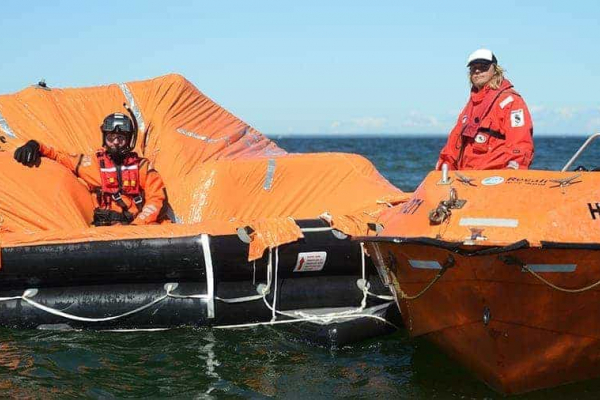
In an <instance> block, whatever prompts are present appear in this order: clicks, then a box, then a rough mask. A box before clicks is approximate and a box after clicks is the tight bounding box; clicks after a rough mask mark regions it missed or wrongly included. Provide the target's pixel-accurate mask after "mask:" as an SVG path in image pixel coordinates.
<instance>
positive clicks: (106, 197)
mask: <svg viewBox="0 0 600 400" xmlns="http://www.w3.org/2000/svg"><path fill="white" fill-rule="evenodd" d="M96 157H97V158H98V163H99V164H100V180H101V183H102V186H101V187H100V189H99V191H98V193H97V195H98V205H99V206H100V208H104V209H109V208H110V206H111V203H112V202H115V203H117V204H118V205H119V207H121V209H122V210H123V215H124V216H125V217H126V218H127V219H129V220H131V221H132V220H133V215H132V214H131V212H130V211H129V210H128V207H127V204H125V202H124V201H123V199H122V195H126V196H128V197H131V198H132V199H133V202H134V203H135V205H136V207H137V208H138V211H141V209H142V207H143V205H144V204H143V203H144V198H143V196H142V191H141V189H140V171H139V168H140V162H141V160H142V159H141V158H140V157H138V155H137V153H135V152H131V153H129V154H128V155H127V156H126V157H125V159H124V160H123V163H122V164H121V165H117V164H115V163H114V162H113V160H112V159H111V158H110V157H109V156H108V154H106V151H105V150H104V149H101V150H98V151H97V152H96ZM131 221H130V222H131Z"/></svg>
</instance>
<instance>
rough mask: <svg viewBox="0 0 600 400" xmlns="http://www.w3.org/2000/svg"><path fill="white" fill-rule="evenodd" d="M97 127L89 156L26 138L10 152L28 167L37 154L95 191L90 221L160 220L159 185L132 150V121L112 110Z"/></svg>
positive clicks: (35, 162) (143, 222)
mask: <svg viewBox="0 0 600 400" xmlns="http://www.w3.org/2000/svg"><path fill="white" fill-rule="evenodd" d="M134 120H135V118H134ZM100 129H101V131H102V144H103V147H102V148H101V149H100V150H98V151H96V154H95V155H85V154H78V155H68V154H66V153H64V152H61V151H58V150H55V149H54V148H52V147H49V146H46V145H44V144H41V143H38V142H37V141H35V140H30V141H28V142H27V143H26V144H25V145H23V146H21V147H19V148H17V149H16V150H15V153H14V158H15V160H17V161H18V162H20V163H21V164H23V165H26V166H28V167H32V166H34V165H39V162H40V158H41V157H48V158H50V159H52V160H55V161H57V162H59V163H61V164H62V165H64V166H65V167H67V168H69V169H70V170H71V171H72V172H73V173H74V174H75V175H76V176H77V177H79V178H81V179H83V181H85V182H86V183H87V185H88V187H89V188H90V191H92V192H94V193H95V194H96V196H95V197H96V209H95V210H94V220H93V221H92V224H93V225H96V226H107V225H115V224H125V225H127V224H132V225H146V224H151V223H156V222H161V219H163V212H161V211H163V207H164V206H165V204H166V191H165V186H164V184H163V181H162V178H161V177H160V175H159V174H158V172H157V171H156V170H154V169H153V168H152V167H151V166H150V163H149V161H148V160H147V159H145V158H141V157H139V156H138V155H137V153H135V152H134V151H133V148H134V147H135V142H136V139H137V124H136V125H135V126H134V124H133V123H132V121H131V119H130V118H129V117H128V116H127V115H125V114H121V113H114V114H110V115H108V116H107V117H106V118H105V119H104V122H103V123H102V125H101V127H100Z"/></svg>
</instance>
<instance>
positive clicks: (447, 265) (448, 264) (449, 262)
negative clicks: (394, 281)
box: [398, 255, 454, 300]
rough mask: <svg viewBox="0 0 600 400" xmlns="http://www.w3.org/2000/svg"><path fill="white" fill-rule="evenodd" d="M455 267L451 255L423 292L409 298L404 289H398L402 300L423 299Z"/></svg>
mask: <svg viewBox="0 0 600 400" xmlns="http://www.w3.org/2000/svg"><path fill="white" fill-rule="evenodd" d="M453 266H454V257H452V256H451V255H450V256H448V259H447V260H446V262H445V263H444V265H443V266H442V269H440V272H438V273H437V275H436V276H435V277H434V278H433V279H432V280H431V282H429V283H428V284H427V286H425V287H424V288H423V290H421V291H420V292H419V293H417V294H415V295H412V296H409V295H408V294H406V292H405V291H404V290H402V288H400V287H398V290H399V291H400V298H401V299H404V300H416V299H418V298H419V297H421V296H422V295H424V294H425V292H427V291H428V290H429V289H430V288H431V287H432V286H433V285H434V283H436V282H437V281H438V280H439V279H440V278H441V277H442V276H443V275H444V274H445V273H446V271H447V270H448V268H451V267H453Z"/></svg>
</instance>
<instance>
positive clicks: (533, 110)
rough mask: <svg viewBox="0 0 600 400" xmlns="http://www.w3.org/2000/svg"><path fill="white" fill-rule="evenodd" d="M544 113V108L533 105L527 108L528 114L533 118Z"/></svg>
mask: <svg viewBox="0 0 600 400" xmlns="http://www.w3.org/2000/svg"><path fill="white" fill-rule="evenodd" d="M544 111H546V107H544V106H536V105H534V106H531V107H529V112H530V113H531V115H534V116H535V115H537V114H540V113H543V112H544Z"/></svg>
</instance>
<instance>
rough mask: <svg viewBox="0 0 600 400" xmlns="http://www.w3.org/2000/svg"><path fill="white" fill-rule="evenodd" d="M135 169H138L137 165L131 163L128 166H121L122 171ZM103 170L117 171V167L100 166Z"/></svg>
mask: <svg viewBox="0 0 600 400" xmlns="http://www.w3.org/2000/svg"><path fill="white" fill-rule="evenodd" d="M134 169H138V166H137V165H130V166H128V167H125V166H122V167H121V171H129V170H134ZM100 171H101V172H117V167H111V168H100Z"/></svg>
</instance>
